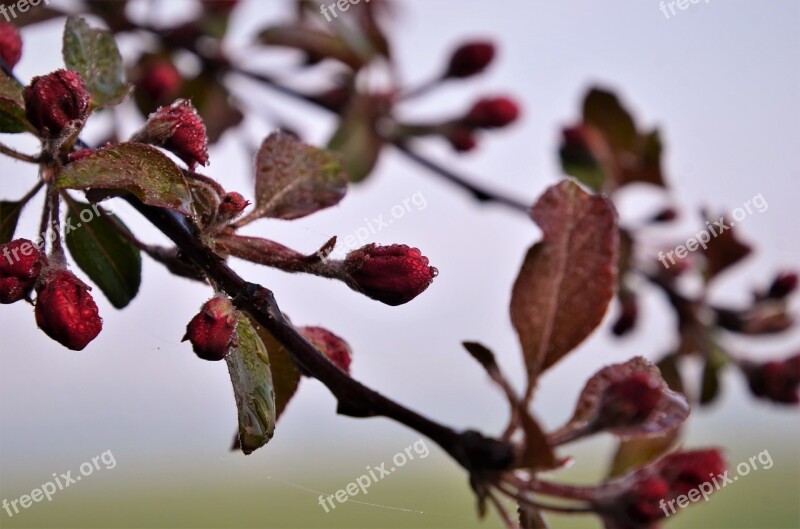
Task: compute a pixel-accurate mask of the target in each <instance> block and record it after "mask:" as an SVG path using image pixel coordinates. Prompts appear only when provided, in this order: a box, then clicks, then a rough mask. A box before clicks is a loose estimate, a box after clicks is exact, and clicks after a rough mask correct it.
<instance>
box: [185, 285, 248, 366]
mask: <svg viewBox="0 0 800 529" xmlns="http://www.w3.org/2000/svg"><path fill="white" fill-rule="evenodd" d="M236 322H237V318H236V309H234V307H233V303H231V300H229V299H228V298H227V297H225V296H222V295H219V296H215V297H213V298H211V299H209V300H208V301H206V302H205V304H204V305H203V307H202V308H201V309H200V312H199V313H198V314H197V316H195V317H194V318H192V321H190V322H189V325H187V326H186V335H185V336H184V337H183V341H184V342H185V341H186V340H189V341H190V342H191V344H192V347H193V348H194V352H195V354H196V355H197V356H199V357H200V358H202V359H203V360H210V361H216V360H222V359H223V358H225V357H226V356H228V353H230V350H231V347H236V345H237V341H238V340H237V339H236Z"/></svg>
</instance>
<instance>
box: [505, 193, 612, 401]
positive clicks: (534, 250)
mask: <svg viewBox="0 0 800 529" xmlns="http://www.w3.org/2000/svg"><path fill="white" fill-rule="evenodd" d="M531 216H532V217H533V219H534V221H536V223H537V224H538V225H539V227H540V228H541V229H542V232H543V238H542V241H541V242H538V243H536V244H535V245H533V247H531V249H530V250H529V251H528V254H527V256H526V257H525V261H524V262H523V265H522V269H521V270H520V272H519V276H518V277H517V280H516V282H515V283H514V288H513V291H512V294H511V321H512V322H513V324H514V328H515V329H516V331H517V334H518V336H519V340H520V344H521V345H522V351H523V354H524V356H525V363H526V365H527V370H528V395H530V392H531V391H532V389H533V386H534V385H535V381H536V378H537V377H538V376H539V374H541V372H542V371H543V370H545V369H547V368H548V367H550V366H552V365H553V364H555V363H556V362H558V361H559V360H560V359H561V358H562V357H564V356H565V355H566V354H567V353H569V352H570V351H571V350H573V349H574V348H575V347H577V346H578V344H580V343H581V342H582V341H583V340H585V339H586V338H587V337H588V336H589V334H591V333H592V331H593V330H594V329H595V328H596V327H597V326H598V325H599V324H600V322H601V321H602V319H603V315H604V314H605V312H606V309H607V308H608V304H609V302H610V301H611V299H612V297H613V295H614V291H615V289H616V286H617V255H618V247H619V242H618V240H619V236H618V229H617V219H616V212H615V210H614V206H613V205H612V204H611V202H610V201H609V200H608V199H606V198H604V197H602V196H598V195H591V194H589V193H587V192H586V191H584V190H583V189H581V188H580V187H579V186H578V185H577V184H576V183H574V182H572V181H570V180H565V181H563V182H561V183H559V184H557V185H555V186H552V187H550V188H549V189H548V190H547V191H545V193H544V194H543V195H542V196H541V198H539V200H538V201H537V202H536V204H535V205H534V207H533V209H532V212H531Z"/></svg>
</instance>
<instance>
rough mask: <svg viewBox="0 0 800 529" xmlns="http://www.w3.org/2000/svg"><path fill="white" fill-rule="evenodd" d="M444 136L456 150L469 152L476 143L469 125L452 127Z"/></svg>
mask: <svg viewBox="0 0 800 529" xmlns="http://www.w3.org/2000/svg"><path fill="white" fill-rule="evenodd" d="M446 138H447V141H449V142H450V145H452V147H453V149H455V150H456V151H457V152H469V151H471V150H473V149H474V148H475V147H476V146H477V145H478V140H477V139H476V138H475V134H474V133H473V132H472V129H470V128H469V127H453V128H452V129H450V130H449V131H448V133H447V136H446Z"/></svg>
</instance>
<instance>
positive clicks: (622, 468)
mask: <svg viewBox="0 0 800 529" xmlns="http://www.w3.org/2000/svg"><path fill="white" fill-rule="evenodd" d="M680 431H681V428H676V429H674V430H668V431H667V432H665V433H664V435H660V436H656V437H637V438H632V439H623V440H620V442H619V445H618V446H617V451H616V453H615V454H614V459H613V461H612V462H611V468H610V469H609V471H608V475H609V477H617V476H621V475H623V474H627V473H628V472H629V471H631V470H632V469H634V468H639V467H642V466H644V465H646V464H647V463H649V462H651V461H653V460H654V459H656V458H657V457H659V456H661V455H662V454H665V453H666V452H668V451H669V450H670V449H671V448H672V447H673V446H675V444H676V442H677V441H678V439H679V438H680Z"/></svg>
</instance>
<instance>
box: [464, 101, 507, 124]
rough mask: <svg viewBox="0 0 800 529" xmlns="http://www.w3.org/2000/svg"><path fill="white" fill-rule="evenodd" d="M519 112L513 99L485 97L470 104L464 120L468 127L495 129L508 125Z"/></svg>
mask: <svg viewBox="0 0 800 529" xmlns="http://www.w3.org/2000/svg"><path fill="white" fill-rule="evenodd" d="M519 114H520V111H519V106H518V105H517V103H516V102H515V101H514V100H513V99H510V98H508V97H492V98H488V97H487V98H483V99H480V100H479V101H478V102H477V103H475V104H474V105H473V106H472V108H471V109H470V111H469V112H468V113H467V116H466V117H465V118H464V121H465V123H466V124H467V125H469V126H470V127H475V128H480V129H495V128H501V127H506V126H508V125H510V124H511V123H513V122H514V121H516V120H517V118H518V117H519Z"/></svg>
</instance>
